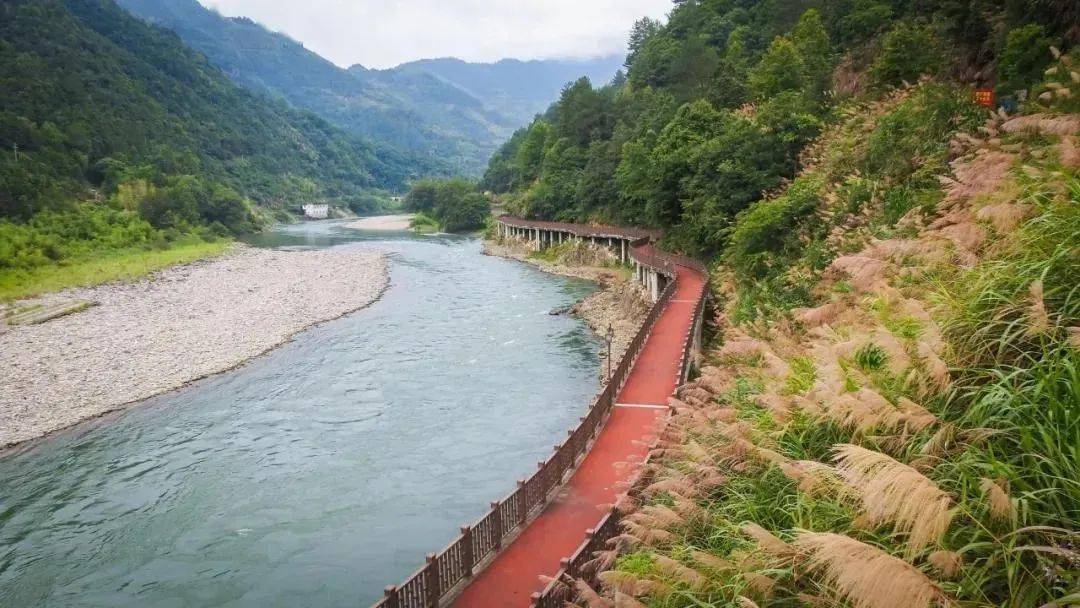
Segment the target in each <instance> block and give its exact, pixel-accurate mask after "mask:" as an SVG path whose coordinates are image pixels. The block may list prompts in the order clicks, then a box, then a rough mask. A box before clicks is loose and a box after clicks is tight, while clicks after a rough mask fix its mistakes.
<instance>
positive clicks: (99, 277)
mask: <svg viewBox="0 0 1080 608" xmlns="http://www.w3.org/2000/svg"><path fill="white" fill-rule="evenodd" d="M229 244H230V241H226V240H220V241H214V242H205V241H203V240H201V239H190V240H187V241H181V242H178V243H177V244H176V245H175V246H173V247H170V248H169V249H164V250H158V249H154V250H146V249H121V250H116V251H111V252H108V253H104V254H101V255H95V256H92V257H86V258H78V259H74V260H70V261H66V262H65V263H64V264H58V265H49V266H39V267H37V268H34V269H32V270H28V271H7V272H0V302H5V301H10V300H17V299H20V298H27V297H32V296H36V295H40V294H44V293H49V292H53V291H59V290H61V289H66V288H68V287H88V286H91V285H99V284H101V283H107V282H110V281H127V280H132V279H137V278H140V277H142V276H145V275H147V274H149V273H151V272H154V271H157V270H161V269H162V268H166V267H168V266H174V265H176V264H185V263H188V262H192V261H195V260H199V259H204V258H209V257H214V256H217V255H220V254H222V253H223V252H224V251H225V250H226V249H227V248H228V247H229Z"/></svg>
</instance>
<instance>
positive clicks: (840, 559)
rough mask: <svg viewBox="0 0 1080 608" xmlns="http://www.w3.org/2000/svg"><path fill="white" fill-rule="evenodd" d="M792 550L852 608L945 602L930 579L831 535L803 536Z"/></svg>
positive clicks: (910, 607) (920, 607)
mask: <svg viewBox="0 0 1080 608" xmlns="http://www.w3.org/2000/svg"><path fill="white" fill-rule="evenodd" d="M795 546H796V547H797V548H799V549H801V550H802V551H804V552H805V553H806V554H807V556H808V557H807V565H808V567H809V570H810V572H811V573H814V574H817V575H818V576H820V577H821V578H822V579H823V580H824V581H825V582H826V583H828V584H829V585H831V586H832V587H834V588H835V589H836V591H837V593H838V594H839V595H840V596H841V597H843V598H844V599H846V600H847V601H848V602H849V603H850V604H851V606H852V608H931V607H933V606H947V605H948V600H947V598H946V596H945V594H944V593H942V591H941V589H940V588H939V587H938V586H937V585H936V584H934V582H933V581H932V580H930V578H929V577H927V576H926V575H925V574H923V573H922V572H920V571H919V569H918V568H915V567H914V566H912V565H911V564H909V563H907V562H905V561H904V560H902V559H899V558H896V557H893V556H891V555H889V554H888V553H885V552H884V551H882V550H880V549H878V548H876V547H873V546H871V545H868V544H866V543H862V542H859V541H857V540H855V539H853V538H849V537H847V536H843V535H840V534H832V533H815V532H804V533H802V534H800V535H799V537H798V539H797V540H796V541H795Z"/></svg>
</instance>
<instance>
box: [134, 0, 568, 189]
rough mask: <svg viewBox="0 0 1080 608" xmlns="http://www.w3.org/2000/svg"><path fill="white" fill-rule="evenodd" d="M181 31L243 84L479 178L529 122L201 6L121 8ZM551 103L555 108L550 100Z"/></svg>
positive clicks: (423, 77) (416, 76)
mask: <svg viewBox="0 0 1080 608" xmlns="http://www.w3.org/2000/svg"><path fill="white" fill-rule="evenodd" d="M119 3H120V5H121V6H123V7H124V8H126V9H128V10H129V11H131V12H132V13H134V14H135V15H137V16H139V17H141V18H143V19H146V20H147V21H150V22H152V23H155V24H158V25H161V26H163V27H166V28H169V29H171V30H173V31H175V32H176V33H177V34H178V35H179V36H180V38H181V39H183V40H184V42H185V43H187V44H188V45H189V46H190V47H192V48H194V49H196V50H198V51H199V52H201V53H203V54H204V55H205V56H206V57H207V59H208V60H209V61H210V62H211V63H213V64H214V65H216V66H218V67H219V68H221V69H222V71H224V72H225V73H226V74H228V75H229V77H230V78H232V79H233V80H234V81H235V82H237V83H239V84H241V85H243V86H245V87H247V88H249V89H252V90H254V91H259V92H261V93H265V94H268V95H270V96H273V97H276V98H280V99H281V100H283V101H286V102H288V103H289V104H291V105H293V106H295V107H298V108H304V109H308V110H311V111H313V112H315V113H316V114H318V115H319V116H322V117H323V118H325V119H326V120H328V121H330V122H332V123H333V124H335V125H338V126H340V127H342V128H344V129H346V130H348V131H351V132H353V133H356V134H359V135H361V136H364V137H367V138H370V139H372V140H376V141H380V142H385V143H387V144H389V145H391V146H394V147H396V148H398V149H400V150H404V151H407V152H409V153H411V154H416V155H419V156H421V157H426V158H431V159H439V160H440V162H447V163H450V164H451V165H452V168H453V169H455V170H457V171H461V172H465V173H479V170H480V169H481V168H482V167H483V165H484V163H485V162H486V161H487V158H488V157H489V156H490V154H491V152H492V151H493V150H494V149H495V148H496V147H497V146H498V144H499V143H500V142H501V141H503V140H504V139H506V137H507V136H508V135H509V133H510V132H512V131H513V129H514V128H516V127H518V126H520V124H521V122H517V123H514V122H511V121H509V120H508V119H507V118H506V117H504V116H502V115H500V114H498V113H495V112H492V111H490V110H488V109H487V108H486V107H485V106H484V104H483V103H481V102H480V101H479V100H478V99H476V98H475V97H473V96H472V95H469V94H468V93H466V92H464V91H463V90H461V89H459V88H457V87H455V86H452V85H449V84H447V83H445V82H444V81H442V80H440V79H437V78H435V77H433V76H431V75H429V74H426V73H422V72H419V73H414V72H408V73H399V72H395V71H380V70H366V69H363V68H356V69H353V70H350V71H347V70H344V69H342V68H339V67H337V66H336V65H334V64H332V63H330V62H329V61H327V60H325V59H323V58H322V57H320V56H319V55H317V54H315V53H313V52H311V51H309V50H308V49H306V48H304V46H303V45H302V44H300V43H299V42H296V41H294V40H292V39H291V38H289V37H288V36H285V35H283V34H278V33H275V32H271V31H269V30H267V29H266V28H264V27H263V26H261V25H259V24H257V23H255V22H254V21H252V20H250V19H245V18H227V17H223V16H222V15H220V14H218V13H217V12H215V11H211V10H209V9H207V8H205V7H203V6H202V5H201V4H199V3H198V2H197V1H196V0H119ZM549 101H550V100H549Z"/></svg>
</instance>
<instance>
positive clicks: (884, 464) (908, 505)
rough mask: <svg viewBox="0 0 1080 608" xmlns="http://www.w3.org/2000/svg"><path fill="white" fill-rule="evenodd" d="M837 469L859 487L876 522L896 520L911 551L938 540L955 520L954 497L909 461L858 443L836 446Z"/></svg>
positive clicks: (919, 549) (893, 522)
mask: <svg viewBox="0 0 1080 608" xmlns="http://www.w3.org/2000/svg"><path fill="white" fill-rule="evenodd" d="M835 453H836V461H837V470H838V471H840V474H841V475H842V476H843V477H844V480H845V481H847V483H848V484H849V485H851V486H852V487H853V488H855V489H856V490H858V491H859V493H860V494H861V496H862V502H863V507H864V509H865V514H866V516H867V518H868V521H869V522H870V523H871V524H872V525H880V524H882V523H892V524H893V529H894V530H896V531H897V532H900V533H904V534H906V535H907V537H908V539H907V548H908V552H909V553H910V554H914V553H917V552H919V551H921V550H922V549H923V548H925V547H926V546H927V545H929V544H930V543H932V542H936V541H937V540H938V539H940V538H941V536H942V535H943V534H944V533H945V531H946V530H948V528H949V524H950V523H951V522H952V518H953V510H952V498H951V497H950V496H949V495H948V494H946V493H945V492H944V491H942V490H941V488H939V487H937V485H936V484H935V483H934V482H933V481H931V480H930V479H928V478H927V477H925V476H924V475H923V474H921V473H919V472H918V471H916V470H915V469H913V468H911V467H909V466H908V465H906V464H903V463H901V462H897V461H896V460H893V459H892V458H890V457H889V456H887V455H885V454H882V453H880V452H875V451H873V450H867V449H865V448H862V447H859V446H857V445H840V446H838V447H837V449H836V450H835Z"/></svg>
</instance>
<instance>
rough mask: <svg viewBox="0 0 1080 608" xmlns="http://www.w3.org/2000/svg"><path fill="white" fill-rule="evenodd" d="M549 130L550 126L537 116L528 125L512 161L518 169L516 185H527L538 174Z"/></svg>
mask: <svg viewBox="0 0 1080 608" xmlns="http://www.w3.org/2000/svg"><path fill="white" fill-rule="evenodd" d="M550 132H551V126H550V125H549V124H548V123H547V122H546V121H544V120H542V119H539V118H538V119H536V120H534V121H533V123H532V125H530V126H529V130H528V131H527V132H526V133H525V137H524V139H523V140H522V142H521V146H520V147H519V148H518V151H517V156H516V158H515V161H514V164H515V165H516V166H517V170H518V177H517V179H516V180H515V185H516V186H518V187H528V185H529V184H531V183H532V182H534V181H535V180H536V178H537V177H539V176H540V165H541V164H542V163H543V162H544V151H545V150H546V148H547V142H548V137H549V134H550Z"/></svg>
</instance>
